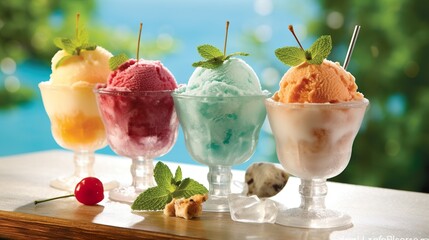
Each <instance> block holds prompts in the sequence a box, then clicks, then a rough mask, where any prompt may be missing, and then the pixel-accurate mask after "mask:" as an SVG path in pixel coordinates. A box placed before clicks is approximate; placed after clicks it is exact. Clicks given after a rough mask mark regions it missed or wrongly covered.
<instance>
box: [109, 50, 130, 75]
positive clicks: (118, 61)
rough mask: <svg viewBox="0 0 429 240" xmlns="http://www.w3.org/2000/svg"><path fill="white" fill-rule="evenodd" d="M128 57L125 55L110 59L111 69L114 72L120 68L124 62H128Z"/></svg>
mask: <svg viewBox="0 0 429 240" xmlns="http://www.w3.org/2000/svg"><path fill="white" fill-rule="evenodd" d="M128 59H129V58H128V56H127V55H126V54H125V53H121V54H118V55H116V56H113V57H111V58H110V59H109V68H110V70H112V71H115V70H116V69H118V68H119V66H121V65H122V64H123V63H124V62H126V61H128Z"/></svg>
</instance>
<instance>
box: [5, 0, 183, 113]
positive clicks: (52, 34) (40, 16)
mask: <svg viewBox="0 0 429 240" xmlns="http://www.w3.org/2000/svg"><path fill="white" fill-rule="evenodd" d="M95 8H96V1H95V0H73V1H68V0H64V1H57V0H31V1H28V0H13V1H0V61H1V60H2V59H4V58H5V57H8V58H11V59H13V60H14V61H15V62H17V63H18V64H19V63H20V62H22V61H24V60H27V59H35V60H37V61H42V62H44V63H46V64H50V60H51V58H52V56H53V55H54V54H55V52H56V51H58V48H57V47H55V45H54V44H53V39H54V38H56V37H65V38H72V37H74V34H75V25H76V14H77V13H80V25H83V26H84V27H85V29H86V30H87V31H88V33H89V40H90V42H91V43H94V44H97V45H100V46H102V47H104V48H106V49H108V50H111V51H112V53H113V54H118V53H119V52H123V53H126V54H127V55H128V56H130V57H135V55H136V46H137V37H138V36H137V35H138V28H139V26H138V25H136V26H135V29H133V30H132V31H131V30H127V29H125V30H124V29H112V28H108V26H102V25H100V24H99V23H97V22H93V21H91V20H92V19H91V17H92V14H93V13H94V10H95ZM112 31H113V32H112ZM142 46H144V47H142V48H141V49H142V50H141V55H143V56H145V58H156V57H157V56H160V55H163V54H166V53H169V52H171V51H172V50H173V49H174V48H175V47H176V43H175V42H174V41H173V42H172V43H171V44H168V45H167V47H165V46H166V45H160V44H157V42H156V41H155V40H147V41H142ZM113 49H115V50H116V51H117V52H115V51H113ZM5 78H6V75H4V74H3V75H2V74H1V73H0V80H1V81H0V93H1V94H0V109H2V108H10V107H13V106H16V105H17V104H20V103H24V102H28V101H31V99H32V97H33V96H34V94H33V93H32V92H31V89H30V88H28V87H26V86H21V87H20V89H18V90H17V91H14V92H10V91H9V92H8V90H7V89H6V88H5V87H4V86H3V85H4V84H1V83H3V82H4V81H5Z"/></svg>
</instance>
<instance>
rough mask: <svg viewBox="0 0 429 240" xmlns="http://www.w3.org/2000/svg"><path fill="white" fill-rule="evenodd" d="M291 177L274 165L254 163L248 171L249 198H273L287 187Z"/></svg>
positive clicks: (246, 180)
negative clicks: (253, 196)
mask: <svg viewBox="0 0 429 240" xmlns="http://www.w3.org/2000/svg"><path fill="white" fill-rule="evenodd" d="M288 179H289V175H288V174H287V173H286V172H285V171H284V170H283V169H281V168H279V167H277V166H276V165H275V164H273V163H262V162H261V163H253V164H252V165H250V167H249V168H248V169H247V170H246V175H245V182H246V183H247V188H248V191H247V196H250V195H256V196H258V197H260V198H262V197H272V196H274V195H276V194H277V193H279V192H280V191H281V190H282V189H283V187H284V186H285V185H286V183H287V180H288Z"/></svg>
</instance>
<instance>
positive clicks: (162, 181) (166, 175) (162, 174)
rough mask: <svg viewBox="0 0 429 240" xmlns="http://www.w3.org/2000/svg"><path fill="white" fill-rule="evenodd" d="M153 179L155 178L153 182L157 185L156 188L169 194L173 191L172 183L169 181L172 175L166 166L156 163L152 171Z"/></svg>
mask: <svg viewBox="0 0 429 240" xmlns="http://www.w3.org/2000/svg"><path fill="white" fill-rule="evenodd" d="M153 177H154V178H155V182H156V184H158V187H160V188H163V189H166V190H168V191H169V192H172V191H174V189H175V186H174V182H172V181H171V180H172V179H173V174H172V173H171V171H170V168H168V166H167V165H165V164H164V163H162V162H158V163H157V164H156V166H155V168H154V169H153Z"/></svg>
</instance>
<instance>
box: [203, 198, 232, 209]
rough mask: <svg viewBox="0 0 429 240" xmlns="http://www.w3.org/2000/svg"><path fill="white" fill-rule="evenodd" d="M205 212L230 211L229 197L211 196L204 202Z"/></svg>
mask: <svg viewBox="0 0 429 240" xmlns="http://www.w3.org/2000/svg"><path fill="white" fill-rule="evenodd" d="M203 211H205V212H229V203H228V198H227V197H223V196H222V197H219V196H209V199H207V201H205V202H204V204H203Z"/></svg>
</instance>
